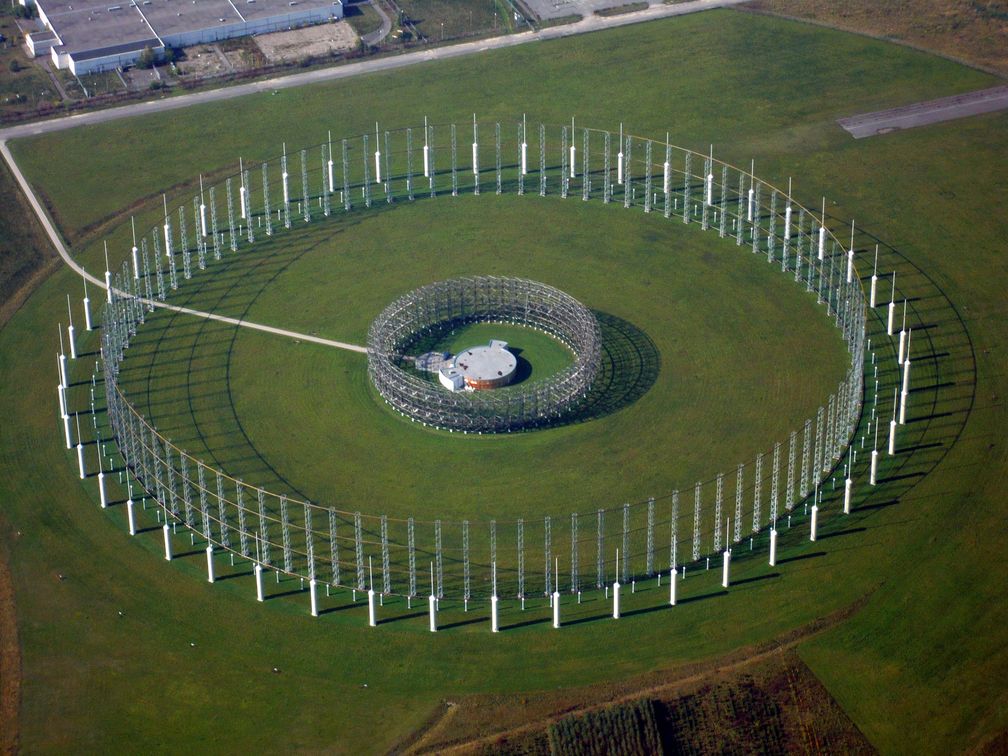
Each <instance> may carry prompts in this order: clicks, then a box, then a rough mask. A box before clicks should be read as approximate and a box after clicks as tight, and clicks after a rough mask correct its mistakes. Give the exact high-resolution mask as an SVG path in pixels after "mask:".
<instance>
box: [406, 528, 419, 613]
mask: <svg viewBox="0 0 1008 756" xmlns="http://www.w3.org/2000/svg"><path fill="white" fill-rule="evenodd" d="M406 549H407V551H408V555H407V559H408V561H409V596H410V598H412V597H413V596H416V595H417V589H416V527H415V525H414V524H413V518H412V517H410V518H409V519H408V520H407V521H406Z"/></svg>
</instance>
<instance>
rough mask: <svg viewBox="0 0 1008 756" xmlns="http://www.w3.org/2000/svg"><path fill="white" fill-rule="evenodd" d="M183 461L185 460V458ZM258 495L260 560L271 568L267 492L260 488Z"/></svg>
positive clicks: (257, 491) (257, 490)
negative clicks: (260, 542) (260, 541)
mask: <svg viewBox="0 0 1008 756" xmlns="http://www.w3.org/2000/svg"><path fill="white" fill-rule="evenodd" d="M182 459H183V460H184V459H185V457H183V458H182ZM256 494H257V495H258V499H259V538H260V539H261V540H262V553H261V555H260V557H259V559H260V560H261V561H262V563H263V564H265V565H266V566H269V565H270V564H272V560H271V559H270V540H269V518H268V517H267V516H266V492H265V491H264V490H263V489H261V488H259V489H256Z"/></svg>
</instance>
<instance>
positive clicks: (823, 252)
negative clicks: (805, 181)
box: [819, 197, 826, 260]
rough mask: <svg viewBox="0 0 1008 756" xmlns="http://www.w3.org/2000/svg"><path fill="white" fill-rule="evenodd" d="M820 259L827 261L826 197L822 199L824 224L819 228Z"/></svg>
mask: <svg viewBox="0 0 1008 756" xmlns="http://www.w3.org/2000/svg"><path fill="white" fill-rule="evenodd" d="M819 259H820V260H825V259H826V197H823V198H822V224H821V225H820V226H819Z"/></svg>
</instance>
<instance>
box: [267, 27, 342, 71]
mask: <svg viewBox="0 0 1008 756" xmlns="http://www.w3.org/2000/svg"><path fill="white" fill-rule="evenodd" d="M357 40H358V37H357V32H355V31H354V30H353V27H352V26H350V24H348V23H347V22H346V21H336V22H334V23H330V24H320V25H318V26H306V27H304V28H302V29H292V30H290V31H283V32H273V33H271V34H260V35H259V36H257V37H256V38H255V43H256V45H258V46H259V49H260V50H262V54H263V55H264V56H265V57H266V59H267V60H268V61H269V62H270V63H291V62H295V61H299V60H304V59H306V58H323V57H325V56H327V55H332V54H333V53H335V52H342V51H344V50H353V49H354V48H355V47H357V44H358V43H357Z"/></svg>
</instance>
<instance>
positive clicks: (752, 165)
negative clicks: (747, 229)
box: [746, 159, 756, 223]
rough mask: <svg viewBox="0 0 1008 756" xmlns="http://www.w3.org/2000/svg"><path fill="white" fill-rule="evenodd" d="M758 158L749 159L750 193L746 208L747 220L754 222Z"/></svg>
mask: <svg viewBox="0 0 1008 756" xmlns="http://www.w3.org/2000/svg"><path fill="white" fill-rule="evenodd" d="M755 186H756V160H755V159H751V160H750V161H749V195H748V200H749V202H748V206H747V209H746V221H747V222H749V223H752V222H753V214H754V213H755V212H756V188H755Z"/></svg>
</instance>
